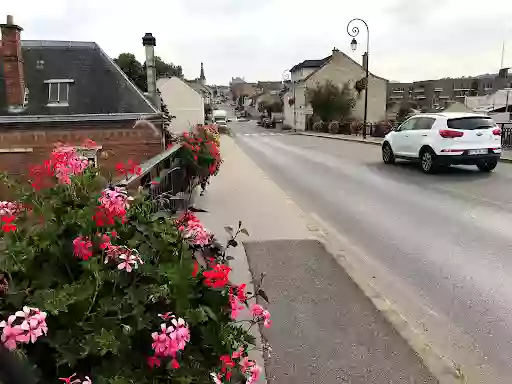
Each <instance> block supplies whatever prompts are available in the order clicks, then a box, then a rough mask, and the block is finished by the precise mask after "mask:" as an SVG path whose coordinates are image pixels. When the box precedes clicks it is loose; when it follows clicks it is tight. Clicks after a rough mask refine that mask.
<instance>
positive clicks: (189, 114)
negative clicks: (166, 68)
mask: <svg viewBox="0 0 512 384" xmlns="http://www.w3.org/2000/svg"><path fill="white" fill-rule="evenodd" d="M156 86H157V88H158V90H159V91H160V94H161V96H162V100H163V102H164V103H165V104H166V105H167V108H168V109H169V113H170V114H171V115H172V116H176V118H174V119H172V122H171V130H172V131H173V132H177V133H180V132H183V131H188V130H189V128H190V127H192V126H195V125H197V124H204V104H205V102H204V99H203V96H202V95H201V94H200V93H199V92H198V91H196V90H195V89H194V88H192V87H191V86H190V85H189V84H187V83H186V82H185V81H184V80H182V79H180V78H179V77H170V78H160V79H158V80H157V82H156Z"/></svg>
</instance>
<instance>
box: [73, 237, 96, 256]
mask: <svg viewBox="0 0 512 384" xmlns="http://www.w3.org/2000/svg"><path fill="white" fill-rule="evenodd" d="M73 253H74V255H75V256H76V257H78V258H79V259H82V260H85V261H87V260H89V259H90V258H91V256H92V242H91V241H90V240H89V238H87V237H83V236H78V237H77V238H75V240H73Z"/></svg>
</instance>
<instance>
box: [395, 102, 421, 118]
mask: <svg viewBox="0 0 512 384" xmlns="http://www.w3.org/2000/svg"><path fill="white" fill-rule="evenodd" d="M413 108H418V104H417V103H416V102H411V101H403V102H402V103H400V107H399V108H398V112H397V114H396V119H397V120H398V121H403V120H405V119H406V118H407V117H408V116H409V115H410V114H411V112H412V111H413Z"/></svg>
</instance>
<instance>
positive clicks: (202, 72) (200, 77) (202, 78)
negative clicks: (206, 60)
mask: <svg viewBox="0 0 512 384" xmlns="http://www.w3.org/2000/svg"><path fill="white" fill-rule="evenodd" d="M199 79H200V80H206V77H205V76H204V67H203V63H202V62H201V75H200V76H199Z"/></svg>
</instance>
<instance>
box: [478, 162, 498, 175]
mask: <svg viewBox="0 0 512 384" xmlns="http://www.w3.org/2000/svg"><path fill="white" fill-rule="evenodd" d="M497 165H498V160H482V161H481V162H479V163H478V164H477V165H476V166H477V167H478V169H479V170H481V171H482V172H491V171H492V170H493V169H494V168H496V166H497Z"/></svg>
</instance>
